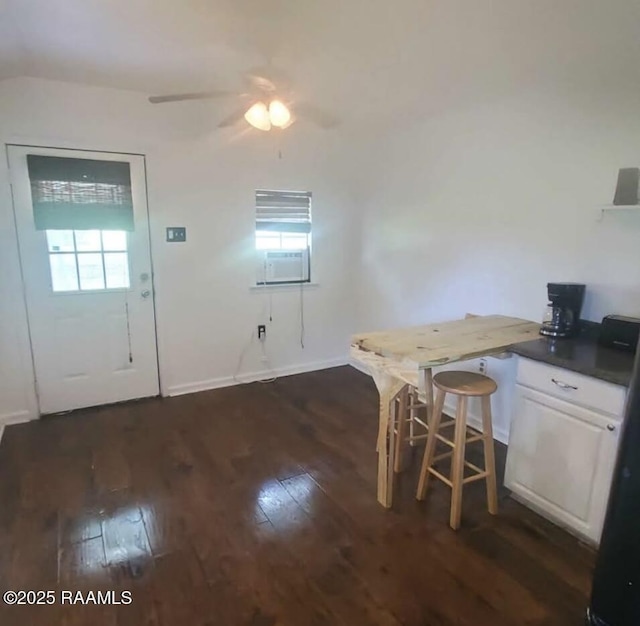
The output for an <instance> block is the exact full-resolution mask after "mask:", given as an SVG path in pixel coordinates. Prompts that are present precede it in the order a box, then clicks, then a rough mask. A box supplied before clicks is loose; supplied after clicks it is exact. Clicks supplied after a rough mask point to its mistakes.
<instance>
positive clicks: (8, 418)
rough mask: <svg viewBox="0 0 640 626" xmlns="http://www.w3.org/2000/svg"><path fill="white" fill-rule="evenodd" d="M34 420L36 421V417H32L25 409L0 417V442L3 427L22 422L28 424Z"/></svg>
mask: <svg viewBox="0 0 640 626" xmlns="http://www.w3.org/2000/svg"><path fill="white" fill-rule="evenodd" d="M34 419H37V416H34V415H33V414H32V413H31V411H28V410H27V409H24V410H23V411H15V412H13V413H5V414H3V415H0V441H2V434H3V433H4V429H5V426H11V424H22V423H23V422H30V421H31V420H34Z"/></svg>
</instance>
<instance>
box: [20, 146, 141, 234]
mask: <svg viewBox="0 0 640 626" xmlns="http://www.w3.org/2000/svg"><path fill="white" fill-rule="evenodd" d="M27 165H28V168H29V179H30V181H31V199H32V202H33V218H34V224H35V227H36V230H120V231H132V230H133V228H134V221H133V200H132V196H131V174H130V171H129V163H125V162H118V161H97V160H93V159H70V158H65V157H50V156H41V155H35V154H29V155H27Z"/></svg>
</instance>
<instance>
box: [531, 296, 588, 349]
mask: <svg viewBox="0 0 640 626" xmlns="http://www.w3.org/2000/svg"><path fill="white" fill-rule="evenodd" d="M585 289H586V286H585V285H581V284H579V283H547V294H548V296H549V304H548V305H547V310H546V312H545V315H544V319H543V320H542V327H541V328H540V334H541V335H545V336H547V337H573V336H574V335H575V334H576V333H577V332H578V323H579V321H580V311H581V310H582V302H583V301H584V292H585Z"/></svg>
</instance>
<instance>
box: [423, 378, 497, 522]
mask: <svg viewBox="0 0 640 626" xmlns="http://www.w3.org/2000/svg"><path fill="white" fill-rule="evenodd" d="M433 384H434V385H435V387H436V389H437V390H438V394H437V396H436V401H435V406H434V408H433V415H432V418H431V421H430V424H429V436H428V438H427V447H426V448H425V451H424V458H423V461H422V469H421V470H420V481H419V483H418V492H417V494H416V498H417V499H418V500H424V498H425V495H426V493H427V486H428V480H429V474H433V475H434V476H435V477H437V478H439V479H440V480H441V481H442V482H444V483H445V484H447V485H449V487H451V514H450V517H449V525H450V526H451V528H453V529H454V530H457V529H458V528H460V517H461V513H462V487H463V485H465V484H466V483H470V482H473V481H474V480H481V479H483V478H486V481H487V508H488V510H489V513H491V514H492V515H495V514H496V513H497V512H498V489H497V485H496V463H495V455H494V450H493V429H492V427H491V397H490V396H491V394H492V393H494V392H495V391H496V389H497V388H498V385H497V384H496V382H495V381H494V380H492V379H491V378H489V377H488V376H483V375H482V374H476V373H474V372H462V371H449V372H440V373H439V374H436V375H435V376H434V377H433ZM447 393H451V394H454V395H455V396H457V397H458V405H457V409H456V418H455V420H448V421H446V422H442V409H443V407H444V400H445V397H446V395H447ZM470 397H479V398H480V402H481V404H482V433H481V434H479V435H478V434H476V433H475V431H471V436H469V437H467V401H468V398H470ZM451 426H455V429H454V437H453V441H452V440H450V439H447V438H446V437H444V436H443V435H441V434H440V432H439V431H440V430H442V429H445V428H447V427H451ZM437 441H441V442H443V443H445V444H446V445H448V446H449V447H450V448H451V451H449V452H445V453H444V454H439V455H438V456H435V449H436V442H437ZM474 441H482V442H483V443H484V466H485V469H481V468H479V467H478V466H477V465H473V464H472V463H469V462H468V461H466V460H465V446H466V444H467V443H472V442H474ZM448 457H451V458H452V459H451V477H450V478H447V477H446V476H443V475H442V474H441V473H440V472H438V471H437V470H436V469H435V468H434V467H433V465H434V463H436V462H437V461H439V460H440V459H444V458H448ZM465 467H468V468H469V469H470V470H472V471H473V472H474V473H473V474H472V475H471V476H468V477H467V478H465V477H464V470H465Z"/></svg>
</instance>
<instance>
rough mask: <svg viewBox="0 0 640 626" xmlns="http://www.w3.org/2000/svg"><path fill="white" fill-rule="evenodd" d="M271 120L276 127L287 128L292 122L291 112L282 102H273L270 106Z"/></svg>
mask: <svg viewBox="0 0 640 626" xmlns="http://www.w3.org/2000/svg"><path fill="white" fill-rule="evenodd" d="M269 119H270V120H271V123H272V124H273V125H274V126H277V127H278V128H286V127H287V126H289V123H290V121H291V112H290V111H289V109H288V108H287V106H286V105H285V104H284V103H283V102H281V101H280V100H272V101H271V102H270V104H269Z"/></svg>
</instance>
